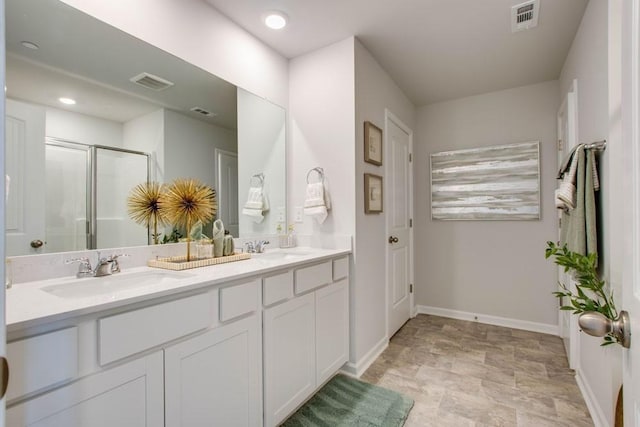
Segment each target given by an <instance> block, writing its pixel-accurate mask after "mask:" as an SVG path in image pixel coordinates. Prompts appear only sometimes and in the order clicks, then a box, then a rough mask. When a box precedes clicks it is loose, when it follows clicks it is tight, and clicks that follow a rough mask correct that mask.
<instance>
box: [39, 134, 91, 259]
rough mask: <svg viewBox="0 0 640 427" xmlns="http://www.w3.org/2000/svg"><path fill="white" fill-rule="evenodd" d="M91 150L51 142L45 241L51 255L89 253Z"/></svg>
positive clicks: (47, 162) (47, 155)
mask: <svg viewBox="0 0 640 427" xmlns="http://www.w3.org/2000/svg"><path fill="white" fill-rule="evenodd" d="M88 156H89V147H87V146H84V145H80V144H70V143H65V142H57V141H55V140H53V139H47V142H46V145H45V159H46V160H45V177H46V180H45V182H46V184H45V191H46V193H45V194H46V201H45V238H46V242H47V244H46V246H45V247H46V251H47V252H66V251H80V250H84V249H87V224H88V223H87V221H88V219H87V182H88V181H87V179H88V176H89V174H88V159H89V157H88Z"/></svg>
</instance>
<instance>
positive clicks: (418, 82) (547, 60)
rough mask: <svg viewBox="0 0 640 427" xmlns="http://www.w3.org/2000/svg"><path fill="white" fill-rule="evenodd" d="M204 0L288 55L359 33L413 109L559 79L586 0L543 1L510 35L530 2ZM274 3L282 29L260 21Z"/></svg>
mask: <svg viewBox="0 0 640 427" xmlns="http://www.w3.org/2000/svg"><path fill="white" fill-rule="evenodd" d="M205 1H207V2H208V3H209V4H210V5H212V6H213V7H214V8H216V9H217V10H219V11H220V12H221V13H223V14H224V15H226V16H227V17H229V18H230V19H231V20H233V21H235V22H236V23H237V24H239V25H240V26H241V27H243V28H244V29H245V30H247V31H248V32H250V33H252V34H253V35H254V36H256V37H257V38H258V39H260V40H262V41H263V42H264V43H266V44H267V45H269V46H271V47H272V48H273V49H275V50H276V51H278V52H280V53H281V54H282V55H284V56H285V57H287V58H294V57H296V56H299V55H302V54H304V53H307V52H311V51H313V50H315V49H318V48H320V47H324V46H327V45H329V44H331V43H334V42H337V41H340V40H343V39H345V38H347V37H349V36H352V35H355V36H357V37H358V39H359V40H360V41H361V42H362V43H363V44H364V45H365V46H366V48H367V49H368V50H369V51H370V52H371V53H372V54H373V55H374V56H375V58H376V59H377V60H378V62H379V63H380V64H381V65H382V67H383V68H384V69H385V70H386V71H387V72H388V73H389V74H390V75H391V77H392V78H393V79H394V81H395V82H396V83H397V84H398V86H400V88H401V89H402V90H403V91H404V93H405V94H406V95H407V96H408V97H409V98H410V99H411V100H412V101H413V102H414V104H415V105H416V106H422V105H426V104H430V103H434V102H438V101H443V100H447V99H454V98H460V97H464V96H470V95H475V94H481V93H487V92H492V91H496V90H501V89H508V88H512V87H518V86H523V85H528V84H533V83H539V82H542V81H547V80H554V79H557V78H558V77H559V75H560V71H561V68H562V65H563V63H564V60H565V58H566V56H567V53H568V51H569V47H570V46H571V42H572V41H573V38H574V35H575V33H576V31H577V29H578V26H579V23H580V20H581V19H582V15H583V13H584V9H585V7H586V5H587V2H588V0H540V16H539V25H538V27H537V28H534V29H531V30H528V31H521V32H518V33H512V32H511V23H510V18H511V6H513V5H516V4H519V3H522V2H523V1H524V0H321V1H309V0H307V1H302V0H233V1H229V0H205ZM273 9H276V10H281V11H283V12H285V13H286V14H287V15H288V16H289V25H288V26H287V27H286V28H285V29H283V30H279V31H274V30H270V29H268V28H266V27H265V26H264V25H263V24H262V22H261V16H262V15H263V14H264V13H265V12H266V11H268V10H273Z"/></svg>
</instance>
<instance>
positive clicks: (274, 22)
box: [264, 11, 287, 30]
mask: <svg viewBox="0 0 640 427" xmlns="http://www.w3.org/2000/svg"><path fill="white" fill-rule="evenodd" d="M264 25H266V26H267V27H269V28H271V29H272V30H281V29H282V28H284V27H285V26H286V25H287V15H285V14H284V13H282V12H279V11H272V12H267V14H266V15H265V16H264Z"/></svg>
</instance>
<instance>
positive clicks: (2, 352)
mask: <svg viewBox="0 0 640 427" xmlns="http://www.w3.org/2000/svg"><path fill="white" fill-rule="evenodd" d="M4 20H5V7H4V0H0V27H2V28H5V23H4ZM5 53H6V48H5V35H4V31H2V32H1V33H0V79H1V81H5V77H6V75H5ZM5 100H6V95H5V91H2V93H1V94H0V116H1V117H2V120H0V176H3V175H5V170H4V161H5V155H4V150H5V135H4V133H5V132H6V129H5V124H4V117H5V114H6V111H5V102H6V101H5ZM5 188H6V187H5V186H4V185H3V186H2V188H1V189H0V223H1V224H4V223H5V213H4V210H5V205H6V203H5ZM0 257H1V258H2V259H5V260H6V258H5V232H4V230H3V231H2V233H0ZM5 266H6V261H5V262H3V263H2V264H1V265H0V276H2V277H3V278H5V283H6V274H7V272H6V269H5ZM5 290H6V286H1V287H0V357H3V358H4V357H6V356H7V328H6V325H5V310H6V309H5ZM9 369H10V368H9ZM5 406H6V399H5V398H4V397H2V399H0V427H4V425H5Z"/></svg>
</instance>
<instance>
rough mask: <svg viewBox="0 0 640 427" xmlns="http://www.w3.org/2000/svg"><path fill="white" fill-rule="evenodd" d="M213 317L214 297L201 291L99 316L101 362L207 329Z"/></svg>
mask: <svg viewBox="0 0 640 427" xmlns="http://www.w3.org/2000/svg"><path fill="white" fill-rule="evenodd" d="M211 318H212V316H211V296H210V295H209V294H198V295H193V296H190V297H186V298H181V299H179V300H175V301H169V302H166V303H163V304H157V305H153V306H151V307H145V308H141V309H138V310H133V311H129V312H126V313H122V314H116V315H113V316H110V317H105V318H102V319H99V320H98V333H99V340H98V341H99V348H98V357H99V362H100V365H105V364H107V363H111V362H113V361H115V360H118V359H122V358H123V357H127V356H130V355H132V354H135V353H138V352H141V351H144V350H146V349H149V348H151V347H155V346H157V345H161V344H164V343H166V342H169V341H171V340H174V339H177V338H180V337H183V336H185V335H188V334H190V333H193V332H196V331H198V330H200V329H205V328H206V327H208V326H209V325H210V324H211Z"/></svg>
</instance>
